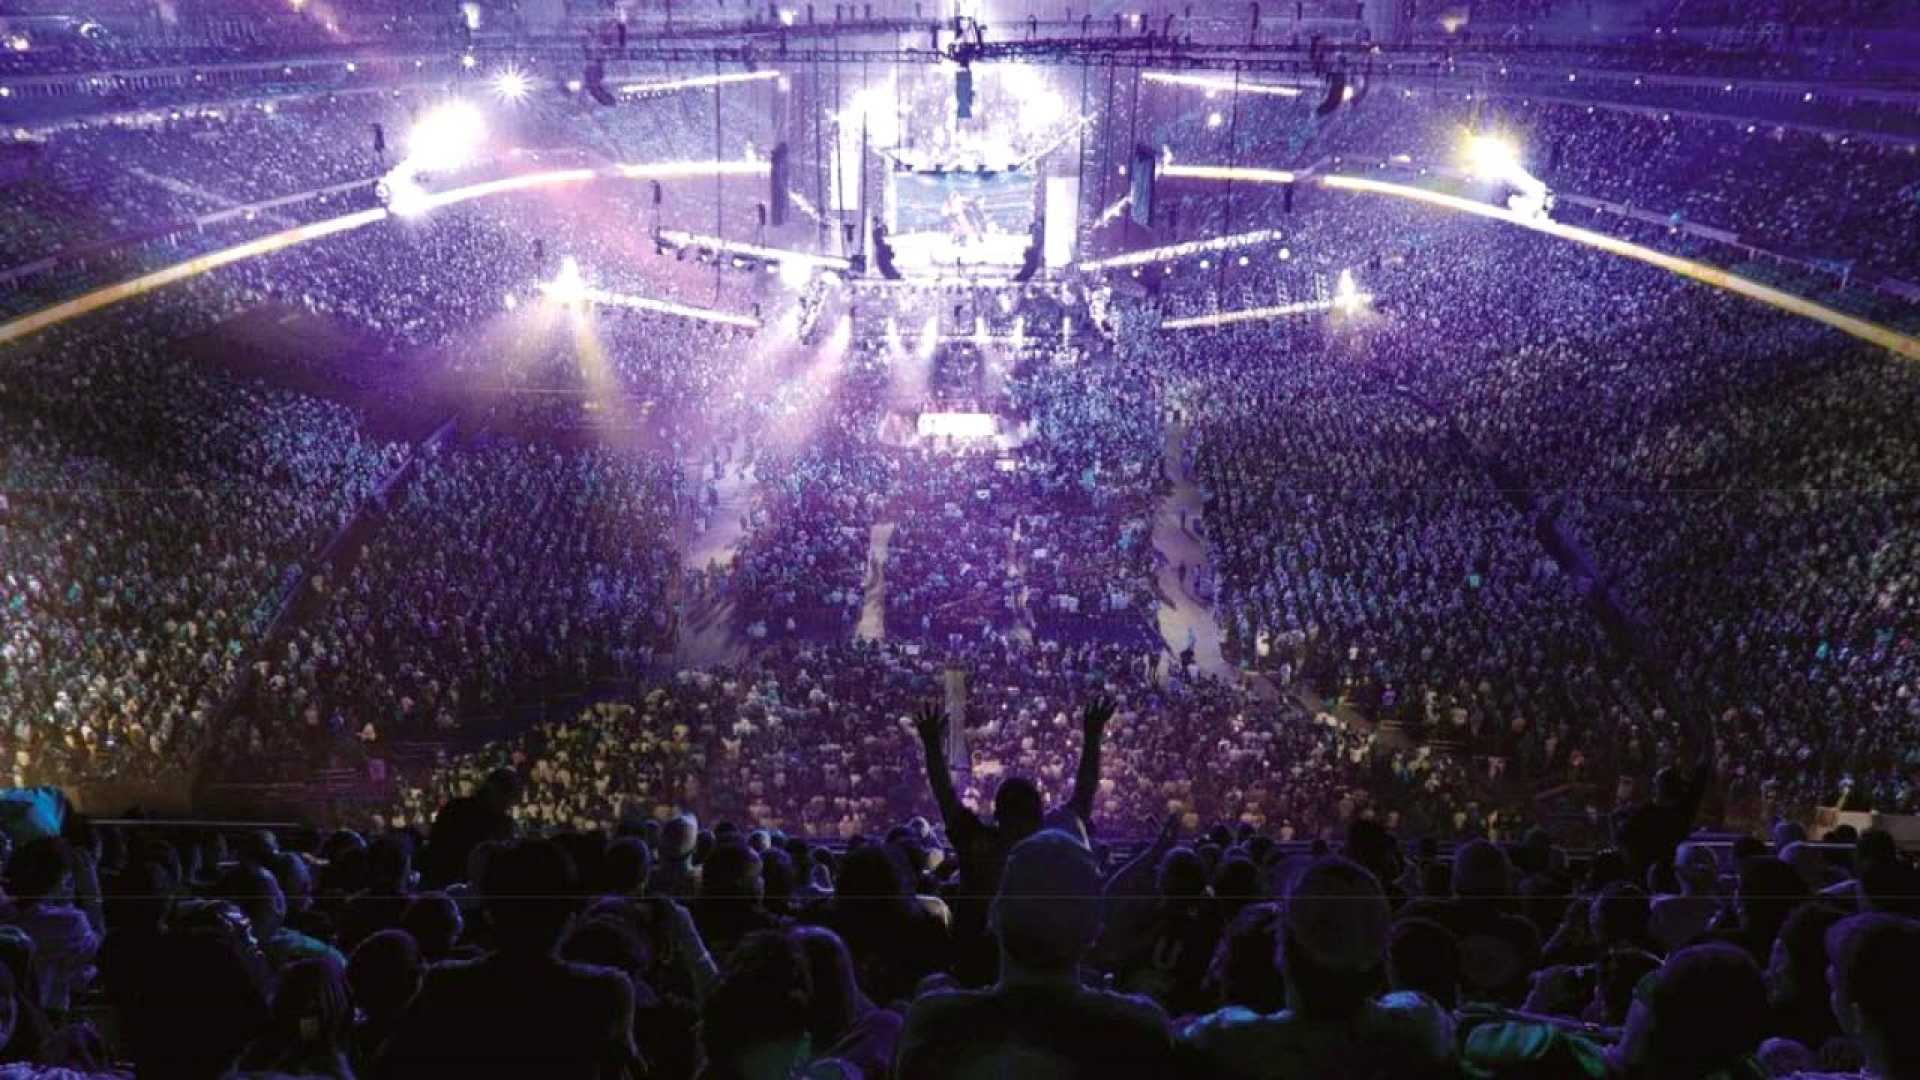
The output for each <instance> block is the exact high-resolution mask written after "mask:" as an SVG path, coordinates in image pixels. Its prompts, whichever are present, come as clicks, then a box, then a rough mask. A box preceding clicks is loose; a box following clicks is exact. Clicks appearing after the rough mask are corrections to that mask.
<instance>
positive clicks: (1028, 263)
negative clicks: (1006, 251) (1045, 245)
mask: <svg viewBox="0 0 1920 1080" xmlns="http://www.w3.org/2000/svg"><path fill="white" fill-rule="evenodd" d="M1039 272H1040V225H1039V223H1038V222H1035V223H1034V228H1033V236H1032V237H1030V238H1029V239H1028V242H1027V250H1026V253H1025V254H1024V255H1022V256H1021V257H1020V269H1019V270H1016V271H1014V275H1013V280H1015V281H1032V280H1033V275H1035V274H1037V273H1039Z"/></svg>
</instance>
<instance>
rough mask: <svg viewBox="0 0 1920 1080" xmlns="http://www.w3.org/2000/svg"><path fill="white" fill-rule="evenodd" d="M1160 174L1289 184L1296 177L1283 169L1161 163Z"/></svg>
mask: <svg viewBox="0 0 1920 1080" xmlns="http://www.w3.org/2000/svg"><path fill="white" fill-rule="evenodd" d="M1160 176H1161V177H1162V178H1163V179H1166V178H1172V179H1176V180H1238V181H1241V182H1242V183H1248V184H1291V183H1293V182H1294V180H1296V179H1298V177H1296V176H1295V175H1294V174H1293V173H1290V172H1288V171H1287V170H1285V169H1248V168H1241V167H1238V166H1233V165H1162V166H1160Z"/></svg>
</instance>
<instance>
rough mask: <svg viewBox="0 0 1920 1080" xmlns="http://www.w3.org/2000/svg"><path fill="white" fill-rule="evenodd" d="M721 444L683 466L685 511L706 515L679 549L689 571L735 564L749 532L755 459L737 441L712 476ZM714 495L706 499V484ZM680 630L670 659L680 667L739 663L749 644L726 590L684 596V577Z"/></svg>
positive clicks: (681, 559) (719, 460)
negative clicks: (737, 624) (689, 505)
mask: <svg viewBox="0 0 1920 1080" xmlns="http://www.w3.org/2000/svg"><path fill="white" fill-rule="evenodd" d="M720 449H721V447H718V446H715V447H703V448H702V450H701V451H700V452H699V453H697V454H696V455H695V459H694V460H693V461H691V462H689V463H688V464H687V465H686V472H687V481H688V490H689V494H688V498H690V499H693V500H696V501H697V504H698V505H697V507H694V508H690V510H689V516H690V517H692V518H693V519H694V520H696V521H698V520H701V519H702V518H704V521H705V527H704V528H701V529H700V530H699V531H698V532H692V527H691V525H689V526H687V528H688V530H689V535H688V537H687V541H686V543H685V545H684V547H683V549H682V551H681V554H680V565H681V568H682V569H683V570H684V571H685V572H686V573H689V574H701V573H704V572H705V571H707V570H708V569H709V568H711V567H716V566H718V567H726V566H731V565H732V564H733V559H734V556H735V555H737V554H739V551H740V541H741V540H742V539H744V538H745V537H746V534H747V519H748V517H749V516H751V515H752V513H753V494H754V488H755V486H756V485H755V476H754V468H753V464H752V463H751V462H750V461H749V460H748V459H747V457H746V455H745V453H744V452H743V451H742V448H741V447H739V446H729V447H725V448H724V450H725V452H724V453H723V454H722V455H721V457H720V458H719V459H718V465H719V468H720V475H719V477H718V478H716V477H715V476H714V467H715V464H716V459H715V457H714V454H715V452H716V451H717V450H720ZM709 485H711V487H712V491H713V495H712V497H711V499H709V497H708V495H707V491H708V487H709ZM681 589H682V597H683V598H682V600H681V601H680V603H681V605H682V606H681V611H680V618H679V620H678V626H679V630H678V633H677V634H676V636H675V639H674V661H675V663H676V664H677V665H679V666H681V667H711V666H714V665H720V664H737V663H740V662H742V661H744V660H745V659H746V656H747V647H746V644H745V643H744V642H742V641H741V640H740V635H739V634H738V633H736V632H735V631H736V628H735V627H734V625H733V624H734V614H735V610H736V608H735V603H734V599H733V597H732V596H731V595H729V594H727V593H726V592H724V591H718V590H716V591H712V592H707V591H700V592H698V593H696V594H694V595H692V596H688V595H687V589H686V585H685V578H684V574H683V578H682V585H681Z"/></svg>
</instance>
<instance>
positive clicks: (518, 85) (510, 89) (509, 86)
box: [493, 67, 533, 103]
mask: <svg viewBox="0 0 1920 1080" xmlns="http://www.w3.org/2000/svg"><path fill="white" fill-rule="evenodd" d="M532 91H533V80H532V79H529V78H528V77H527V75H526V72H523V71H521V70H520V69H519V68H513V67H510V68H507V69H506V70H505V71H502V72H501V73H500V74H498V75H495V76H494V77H493V92H494V93H495V94H498V95H499V96H500V98H501V100H503V101H511V102H515V103H518V102H522V101H525V100H526V99H527V95H528V94H529V93H531V92H532Z"/></svg>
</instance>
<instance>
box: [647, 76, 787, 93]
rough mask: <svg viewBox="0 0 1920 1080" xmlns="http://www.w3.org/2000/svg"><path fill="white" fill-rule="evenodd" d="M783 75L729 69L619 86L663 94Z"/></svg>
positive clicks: (756, 80) (758, 80)
mask: <svg viewBox="0 0 1920 1080" xmlns="http://www.w3.org/2000/svg"><path fill="white" fill-rule="evenodd" d="M779 78H783V76H782V75H781V74H780V73H779V72H777V71H731V72H727V73H726V74H723V75H695V76H693V77H692V78H687V79H668V80H667V81H665V82H651V83H628V84H627V85H625V86H622V87H621V88H620V92H621V93H623V94H664V93H667V92H669V91H673V90H700V89H705V88H707V87H713V86H731V85H733V84H734V83H747V82H760V81H761V80H763V79H779Z"/></svg>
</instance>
